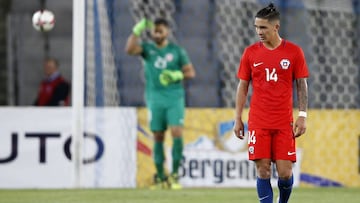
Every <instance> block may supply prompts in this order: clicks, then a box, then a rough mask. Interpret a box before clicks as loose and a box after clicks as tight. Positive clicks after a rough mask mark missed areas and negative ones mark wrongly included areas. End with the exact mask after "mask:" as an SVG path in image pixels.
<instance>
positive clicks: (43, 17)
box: [32, 10, 55, 32]
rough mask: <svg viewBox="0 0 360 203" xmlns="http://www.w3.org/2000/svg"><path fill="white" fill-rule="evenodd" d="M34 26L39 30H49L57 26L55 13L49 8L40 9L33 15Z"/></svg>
mask: <svg viewBox="0 0 360 203" xmlns="http://www.w3.org/2000/svg"><path fill="white" fill-rule="evenodd" d="M32 23H33V27H34V28H35V30H37V31H41V32H48V31H50V30H52V29H53V28H54V26H55V15H54V14H53V13H52V12H51V11H49V10H39V11H36V12H35V13H34V15H33V16H32Z"/></svg>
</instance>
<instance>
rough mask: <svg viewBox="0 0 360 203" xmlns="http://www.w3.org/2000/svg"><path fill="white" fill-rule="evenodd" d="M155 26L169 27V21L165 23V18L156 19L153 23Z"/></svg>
mask: <svg viewBox="0 0 360 203" xmlns="http://www.w3.org/2000/svg"><path fill="white" fill-rule="evenodd" d="M154 24H155V25H164V26H165V27H170V25H169V21H167V20H166V19H165V18H156V19H155V21H154Z"/></svg>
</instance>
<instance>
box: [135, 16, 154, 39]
mask: <svg viewBox="0 0 360 203" xmlns="http://www.w3.org/2000/svg"><path fill="white" fill-rule="evenodd" d="M153 27H154V23H153V22H152V21H151V20H148V19H146V18H143V19H141V20H140V21H139V22H138V23H136V25H135V26H134V27H133V33H134V35H135V36H137V37H139V36H140V35H141V33H142V32H144V30H146V29H148V28H153Z"/></svg>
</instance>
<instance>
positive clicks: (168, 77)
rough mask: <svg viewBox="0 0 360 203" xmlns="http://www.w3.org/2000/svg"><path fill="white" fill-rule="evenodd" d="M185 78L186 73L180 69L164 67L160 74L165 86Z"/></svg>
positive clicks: (161, 81)
mask: <svg viewBox="0 0 360 203" xmlns="http://www.w3.org/2000/svg"><path fill="white" fill-rule="evenodd" d="M183 79H184V74H183V72H182V71H180V70H173V71H171V70H166V69H164V70H163V71H162V72H161V74H160V76H159V80H160V83H161V84H162V85H164V86H168V85H169V84H170V83H174V82H177V81H179V80H183Z"/></svg>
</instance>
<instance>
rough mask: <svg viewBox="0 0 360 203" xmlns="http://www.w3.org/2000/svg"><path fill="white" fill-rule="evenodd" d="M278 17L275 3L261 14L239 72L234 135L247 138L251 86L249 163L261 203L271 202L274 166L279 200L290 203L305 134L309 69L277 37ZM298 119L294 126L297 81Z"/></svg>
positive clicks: (290, 46)
mask: <svg viewBox="0 0 360 203" xmlns="http://www.w3.org/2000/svg"><path fill="white" fill-rule="evenodd" d="M279 28H280V13H279V11H278V10H277V8H276V7H275V6H274V5H273V4H272V3H271V4H269V5H268V6H267V7H265V8H263V9H261V10H260V11H258V13H257V14H256V16H255V29H256V33H257V35H258V36H259V38H260V41H259V42H257V43H255V44H253V45H250V46H249V47H247V48H246V49H245V51H244V53H243V56H242V58H241V61H240V66H239V69H238V78H239V79H240V81H239V84H238V87H237V95H236V118H235V125H234V133H235V135H236V136H237V137H238V138H240V139H243V138H244V134H243V133H244V124H243V120H242V117H241V116H242V111H243V108H244V105H245V102H246V97H247V93H248V88H249V84H250V81H251V84H252V87H253V94H252V97H251V102H250V111H249V120H248V126H249V128H248V132H249V134H248V145H249V146H248V153H249V159H250V160H253V161H255V165H256V170H257V176H258V177H257V192H258V197H259V201H260V202H261V203H270V202H271V203H272V202H273V191H272V187H271V183H270V175H271V170H270V169H271V163H272V162H274V163H275V164H276V169H277V172H278V176H279V179H278V187H279V200H278V202H287V201H288V199H289V197H290V194H291V190H292V185H293V174H292V164H293V162H295V161H296V148H295V138H296V137H299V136H301V135H302V134H304V133H305V130H306V115H307V114H306V110H307V103H308V98H307V82H306V78H307V77H308V75H309V73H308V69H307V65H306V62H305V57H304V54H303V51H302V49H301V48H300V47H299V46H297V45H295V44H294V43H291V42H289V41H287V40H285V39H282V38H281V37H280V35H279ZM294 80H295V83H296V90H297V99H298V105H299V107H298V108H299V116H298V117H297V119H296V121H295V123H293V99H292V98H293V95H292V93H293V81H294Z"/></svg>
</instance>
